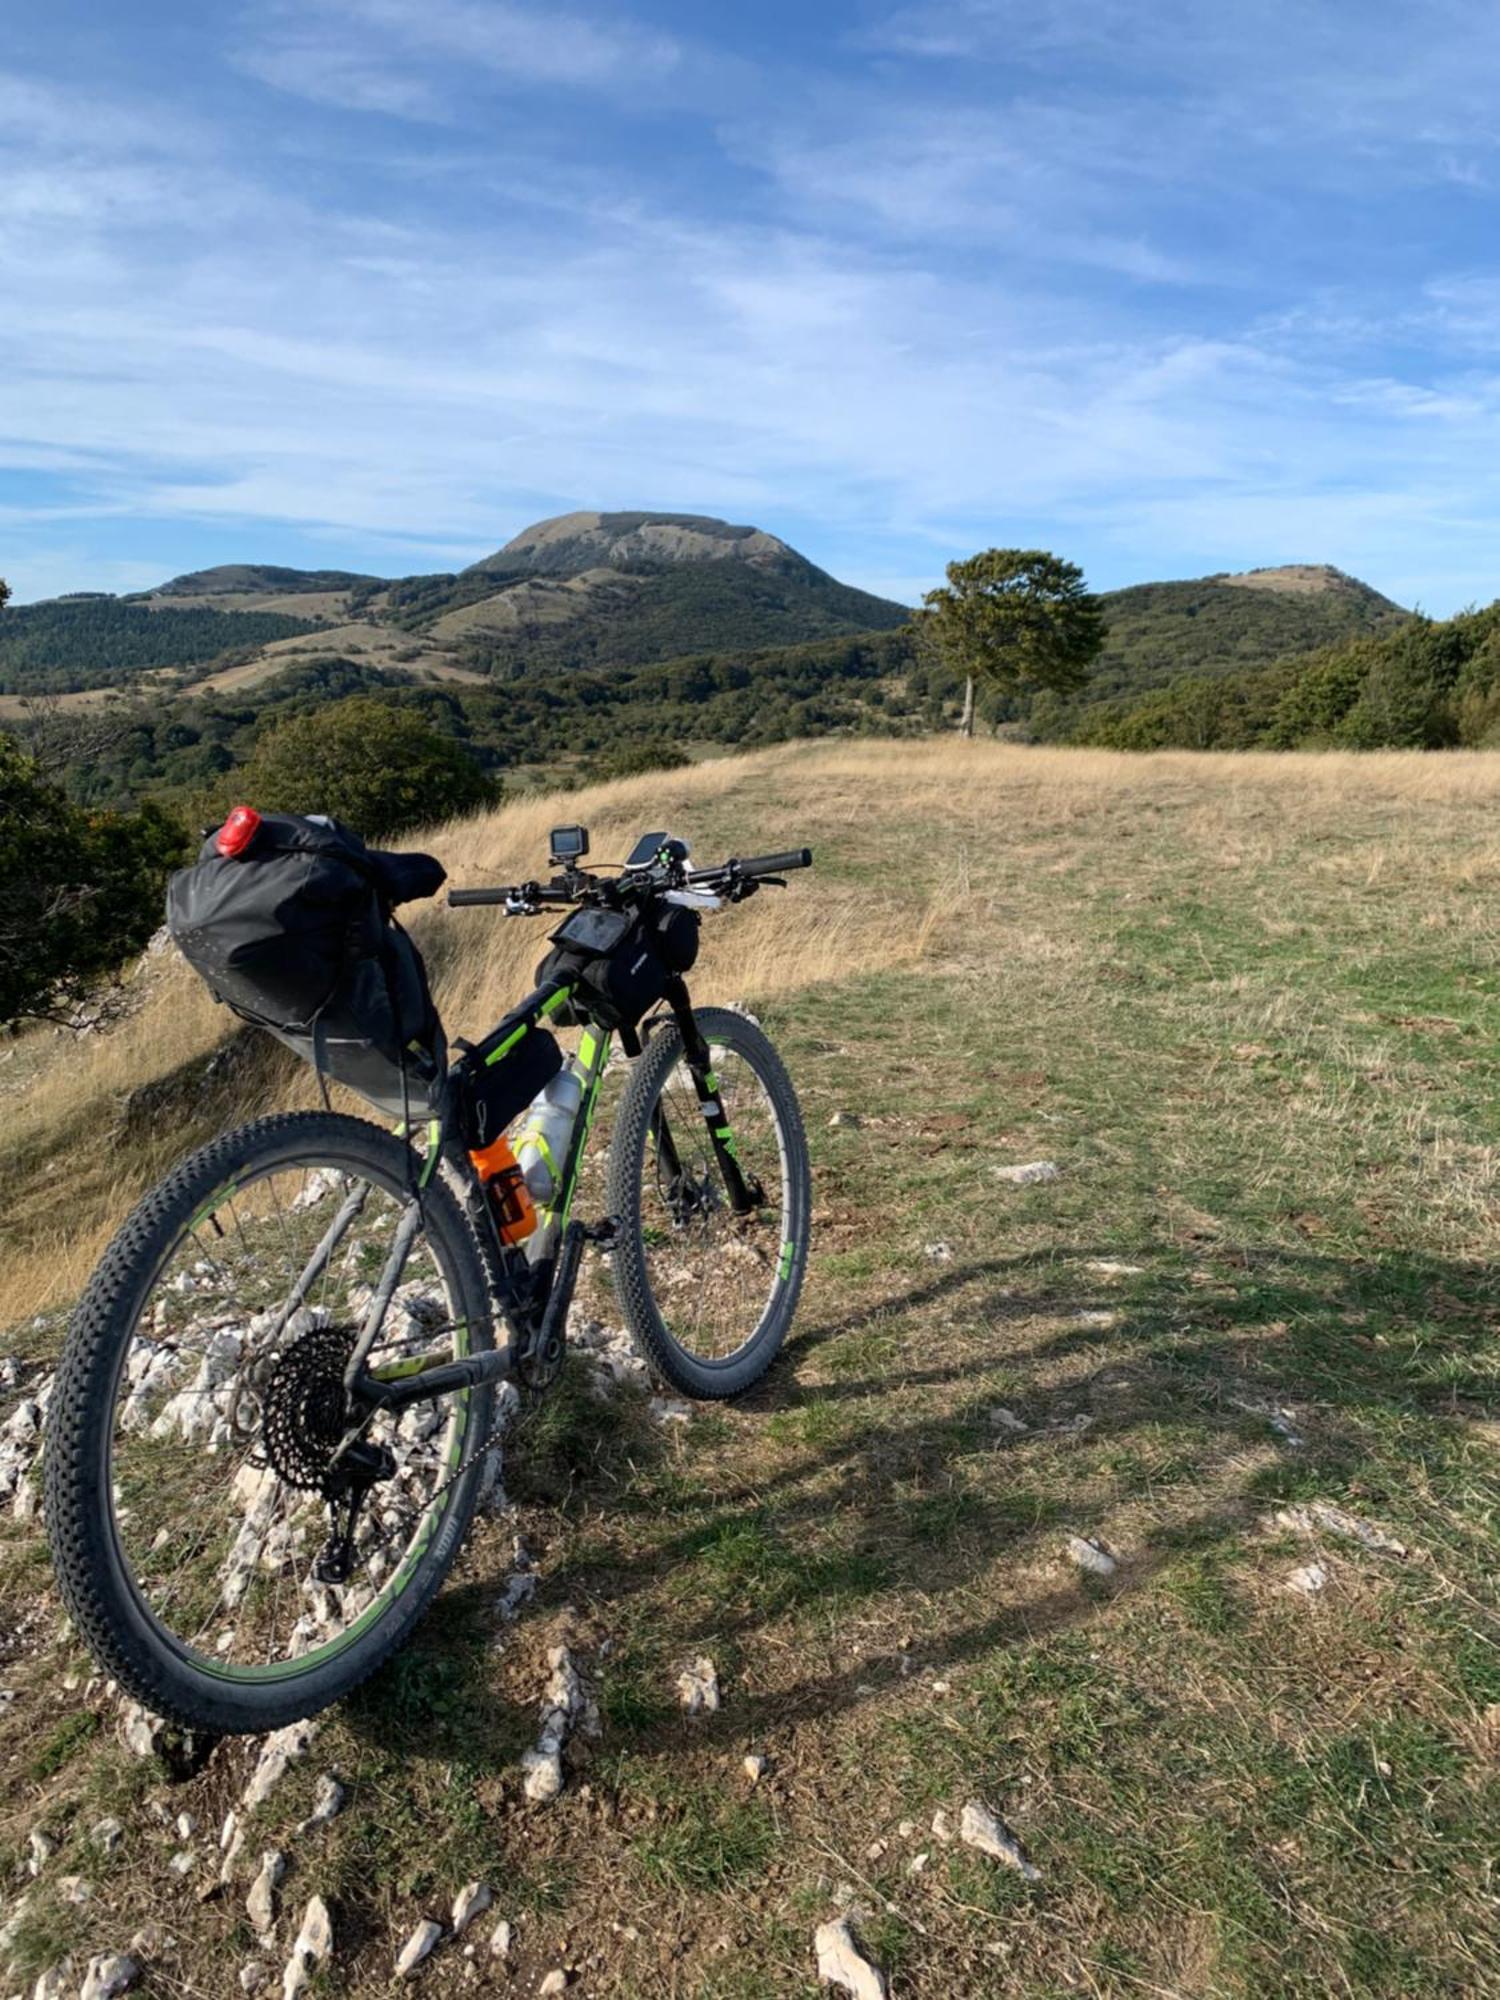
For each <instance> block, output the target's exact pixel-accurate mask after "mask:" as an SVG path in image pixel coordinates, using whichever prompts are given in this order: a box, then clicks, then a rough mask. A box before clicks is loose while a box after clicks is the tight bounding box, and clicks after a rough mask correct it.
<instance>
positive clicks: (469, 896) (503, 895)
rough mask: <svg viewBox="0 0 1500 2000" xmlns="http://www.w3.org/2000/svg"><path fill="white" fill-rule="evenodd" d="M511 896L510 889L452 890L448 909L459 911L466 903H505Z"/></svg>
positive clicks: (449, 893) (449, 894) (449, 892)
mask: <svg viewBox="0 0 1500 2000" xmlns="http://www.w3.org/2000/svg"><path fill="white" fill-rule="evenodd" d="M510 894H511V891H510V890H509V889H450V890H449V891H448V907H449V909H450V910H459V909H462V908H463V907H464V905H465V904H466V903H503V902H505V900H506V899H507V898H508V897H509V895H510Z"/></svg>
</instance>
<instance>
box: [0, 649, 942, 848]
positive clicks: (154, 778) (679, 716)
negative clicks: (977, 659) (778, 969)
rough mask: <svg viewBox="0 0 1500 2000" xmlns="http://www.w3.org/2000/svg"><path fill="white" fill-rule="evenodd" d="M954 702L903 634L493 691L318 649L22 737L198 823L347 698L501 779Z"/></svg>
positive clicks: (89, 793) (89, 775)
mask: <svg viewBox="0 0 1500 2000" xmlns="http://www.w3.org/2000/svg"><path fill="white" fill-rule="evenodd" d="M949 692H950V683H949V681H948V680H947V679H946V678H945V677H944V676H943V675H942V673H941V672H940V671H938V670H936V669H933V668H931V667H928V666H926V665H924V664H923V663H921V662H919V661H918V660H917V659H916V658H915V653H914V647H913V645H912V639H911V635H910V633H909V632H908V631H903V630H898V631H894V632H871V633H856V634H853V635H851V636H849V637H846V638H838V639H825V640H822V641H819V642H818V643H816V644H812V645H803V646H786V647H771V648H749V649H739V650H735V649H726V650H724V651H720V652H701V653H696V654H692V655H690V656H688V657H687V658H684V659H678V660H668V661H664V662H661V663H658V664H654V665H651V666H644V667H637V668H627V669H618V670H612V671H608V672H598V673H587V672H580V673H573V674H553V675H548V676H536V677H534V678H532V677H527V678H517V679H514V680H509V681H506V682H504V683H497V684H496V685H493V686H488V685H481V686H473V685H463V684H453V683H450V682H415V681H413V680H412V679H411V678H410V677H409V676H408V675H404V674H398V673H393V672H390V671H389V670H387V669H384V668H381V667H375V666H369V665H366V664H364V663H362V662H360V661H357V660H352V659H348V658H345V657H341V656H339V655H336V654H327V655H322V656H316V657H313V658H310V659H308V660H307V661H305V662H298V663H296V664H295V665H290V666H288V667H286V668H284V669H283V670H282V671H281V672H279V673H278V674H276V675H275V676H274V677H273V678H271V679H269V680H265V681H259V682H257V683H256V684H255V685H254V686H253V687H249V688H246V689H244V690H243V691H239V690H234V689H225V690H210V691H204V692H196V693H195V692H192V691H189V692H188V693H185V694H183V695H180V696H178V697H176V698H174V699H166V698H164V697H163V696H161V695H159V694H157V695H151V696H149V697H142V698H139V699H134V700H121V701H118V702H115V703H112V704H110V706H109V707H108V708H107V710H104V711H101V710H99V709H92V710H85V711H66V710H55V711H53V712H52V713H48V714H38V715H34V716H33V717H32V718H31V719H29V720H28V721H27V722H26V723H25V724H24V725H23V733H24V734H25V735H26V737H27V738H28V740H30V741H32V742H33V743H36V742H38V741H41V742H42V743H43V744H44V746H45V749H46V753H47V757H48V762H49V764H50V765H51V766H52V767H53V768H55V769H59V770H61V771H62V772H63V773H64V774H65V776H66V779H67V783H68V788H69V790H70V791H71V792H72V793H73V795H74V796H75V797H77V798H79V799H81V800H83V801H84V802H85V803H88V804H91V805H109V806H125V805H128V804H130V803H131V802H132V801H133V800H135V799H137V798H139V797H140V796H142V795H143V794H148V793H149V794H152V795H154V796H158V797H165V798H167V799H170V800H172V801H173V802H175V803H176V804H177V805H178V806H179V807H180V808H181V809H182V810H184V811H186V812H188V813H189V814H190V815H192V814H193V813H195V812H197V813H200V815H201V811H206V810H208V809H209V807H210V804H211V802H212V801H213V800H214V799H215V798H217V797H218V795H219V788H220V786H221V782H223V783H227V781H228V774H230V773H231V772H233V771H235V770H236V769H238V768H239V767H240V766H243V765H245V764H246V763H248V762H249V760H250V758H251V757H252V756H253V754H254V751H255V748H256V745H257V744H258V743H259V742H260V741H261V740H262V739H263V738H264V737H265V736H267V735H268V734H269V733H270V732H271V731H272V730H273V729H275V728H276V727H277V726H278V725H279V724H280V723H282V722H284V721H286V720H287V719H288V718H290V717H293V716H298V715H303V714H307V713H310V712H311V711H313V710H317V709H326V708H328V707H329V705H330V704H333V703H337V702H340V701H343V700H346V699H348V698H350V697H351V696H358V695H370V694H374V695H376V696H378V697H379V699H380V700H381V701H382V702H386V703H389V704H390V705H392V706H393V707H396V708H399V709H402V710H405V711H408V712H413V713H416V714H418V715H420V716H421V717H422V718H423V719H424V720H425V721H426V722H427V723H428V724H429V725H430V726H431V727H432V728H433V729H435V730H436V731H438V733H439V734H441V735H443V736H446V737H451V738H453V739H455V740H456V741H457V742H459V743H461V744H462V745H463V747H464V748H465V749H466V750H468V752H469V753H470V754H471V755H472V756H473V757H474V759H475V761H476V762H477V763H478V764H479V766H480V767H481V769H483V770H485V771H487V772H489V773H491V774H492V775H495V776H497V777H501V778H503V776H504V774H505V773H506V772H507V771H512V770H516V769H518V768H525V769H527V770H528V771H533V772H534V771H537V770H541V771H550V772H551V773H552V774H553V775H554V776H556V777H559V778H562V779H564V780H566V779H567V778H569V777H576V776H586V775H590V774H598V773H599V772H601V771H607V770H610V769H613V768H615V767H616V766H617V765H618V764H619V763H620V762H621V761H622V760H628V759H629V758H630V756H631V755H632V754H633V753H636V752H638V751H640V750H642V749H644V748H648V747H649V748H650V749H651V750H653V751H654V752H655V753H657V756H658V759H659V761H662V762H670V761H671V760H672V758H673V757H674V756H679V755H680V754H681V749H680V746H681V745H683V744H685V743H689V744H692V743H696V744H723V745H726V746H732V745H755V744H762V743H777V742H783V741H786V740H788V739H789V738H792V737H798V736H818V735H826V734H830V733H834V732H839V733H880V734H892V733H897V734H899V733H902V732H905V731H911V730H917V729H930V728H935V727H937V726H939V725H940V724H941V721H942V714H943V707H942V704H943V697H944V696H945V695H946V694H947V693H949Z"/></svg>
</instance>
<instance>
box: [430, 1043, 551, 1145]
mask: <svg viewBox="0 0 1500 2000" xmlns="http://www.w3.org/2000/svg"><path fill="white" fill-rule="evenodd" d="M455 1046H456V1047H457V1048H459V1049H460V1050H462V1055H461V1056H460V1059H459V1061H458V1063H457V1065H456V1066H455V1068H454V1072H453V1073H454V1077H455V1079H456V1081H457V1084H458V1129H459V1133H460V1135H461V1136H462V1138H463V1142H464V1144H465V1146H467V1147H468V1149H469V1151H470V1152H476V1153H477V1152H482V1151H483V1150H484V1148H485V1147H486V1146H491V1145H493V1144H494V1142H495V1140H496V1139H498V1138H499V1136H500V1134H501V1133H502V1132H503V1131H504V1130H505V1128H506V1126H507V1125H509V1124H510V1123H511V1121H512V1119H515V1118H519V1117H520V1115H521V1113H522V1112H523V1111H524V1110H525V1109H526V1107H527V1105H528V1104H530V1102H531V1100H532V1098H534V1097H535V1096H536V1095H537V1093H538V1091H541V1090H544V1089H545V1088H546V1087H547V1085H548V1084H549V1083H550V1082H551V1081H552V1079H553V1077H555V1076H556V1075H557V1072H558V1071H559V1070H560V1069H561V1068H562V1066H563V1057H562V1049H561V1048H560V1047H559V1045H558V1040H557V1037H556V1035H553V1034H549V1033H548V1031H547V1030H546V1029H545V1028H544V1027H543V1026H542V1025H541V1022H540V1019H539V1017H538V1015H537V1014H536V1013H535V1012H530V1013H528V1012H527V1010H526V1009H525V1008H524V1007H518V1008H517V1009H516V1011H515V1012H514V1013H513V1014H507V1015H506V1017H505V1019H504V1020H503V1021H502V1022H501V1023H500V1025H499V1027H498V1028H496V1029H495V1030H494V1032H493V1033H492V1034H488V1035H486V1036H485V1038H484V1040H483V1041H482V1042H478V1043H476V1044H475V1045H474V1047H472V1048H470V1047H469V1046H468V1045H467V1044H466V1043H464V1042H459V1043H457V1044H456V1045H455Z"/></svg>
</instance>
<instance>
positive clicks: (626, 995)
mask: <svg viewBox="0 0 1500 2000" xmlns="http://www.w3.org/2000/svg"><path fill="white" fill-rule="evenodd" d="M698 925H699V918H698V912H697V911H696V910H689V909H684V908H682V907H681V906H680V905H679V904H675V903H666V904H661V905H659V906H658V907H657V908H656V909H654V910H651V911H648V912H645V913H637V912H634V911H629V910H596V909H582V910H575V911H574V912H573V914H572V916H570V917H569V918H568V919H567V921H566V922H565V923H562V924H559V925H558V927H557V929H556V930H555V931H554V932H553V933H552V950H551V951H550V952H548V954H547V956H546V957H545V958H544V959H543V960H542V962H541V964H540V965H539V966H538V967H537V970H536V978H537V984H538V985H541V984H542V983H543V982H544V981H546V980H562V981H565V982H566V983H567V984H568V985H569V986H571V987H572V988H573V997H572V999H571V1000H570V1001H569V1002H568V1004H567V1007H566V1008H565V1009H564V1010H562V1011H560V1012H559V1013H558V1015H557V1016H556V1018H557V1019H558V1020H559V1021H560V1022H562V1023H563V1025H565V1026H566V1025H568V1024H570V1023H577V1022H579V1021H582V1020H583V1019H585V1018H588V1017H591V1018H592V1019H594V1020H595V1021H597V1022H598V1023H599V1025H600V1026H601V1027H604V1028H633V1027H635V1026H636V1024H637V1023H638V1022H639V1021H640V1019H641V1018H642V1016H643V1015H645V1014H647V1013H649V1012H650V1010H651V1009H652V1008H653V1007H654V1006H655V1005H656V1004H657V1002H658V1001H659V1000H661V999H663V998H664V997H665V994H666V991H667V986H668V983H669V982H670V981H671V979H672V977H673V976H674V974H680V973H684V972H690V971H691V970H692V968H693V966H694V964H695V962H696V961H697V957H698Z"/></svg>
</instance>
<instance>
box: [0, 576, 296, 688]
mask: <svg viewBox="0 0 1500 2000" xmlns="http://www.w3.org/2000/svg"><path fill="white" fill-rule="evenodd" d="M313 629H314V628H313V627H312V626H311V625H310V624H308V623H306V622H305V621H304V620H302V619H300V618H292V617H288V616H287V615H286V614H285V613H282V612H269V611H218V610H211V609H209V608H207V607H197V606H195V607H194V608H192V609H191V610H187V609H185V610H181V611H173V612H171V613H169V614H166V613H158V612H154V611H151V610H150V609H148V608H147V607H146V606H145V605H143V604H132V603H129V602H128V601H126V600H125V599H123V598H118V597H102V596H101V597H92V596H90V597H59V598H54V599H52V600H51V601H50V602H47V603H43V604H22V605H16V606H13V607H12V608H11V609H10V610H8V611H7V612H6V613H5V616H4V619H3V620H0V694H39V693H53V694H60V693H68V692H72V691H73V690H75V689H80V688H98V687H114V686H118V685H121V684H122V683H124V682H126V681H128V680H130V679H131V678H132V677H133V676H134V675H136V674H139V673H143V672H145V671H148V670H149V669H151V668H153V667H198V666H204V665H206V664H208V662H210V661H213V660H219V659H222V658H223V656H224V655H225V654H227V653H232V652H236V651H239V650H241V649H244V650H246V651H249V650H251V649H253V648H255V647H257V646H265V645H268V644H270V643H271V641H273V640H276V639H287V638H290V637H291V636H292V635H293V634H294V633H298V632H310V631H312V630H313Z"/></svg>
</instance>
